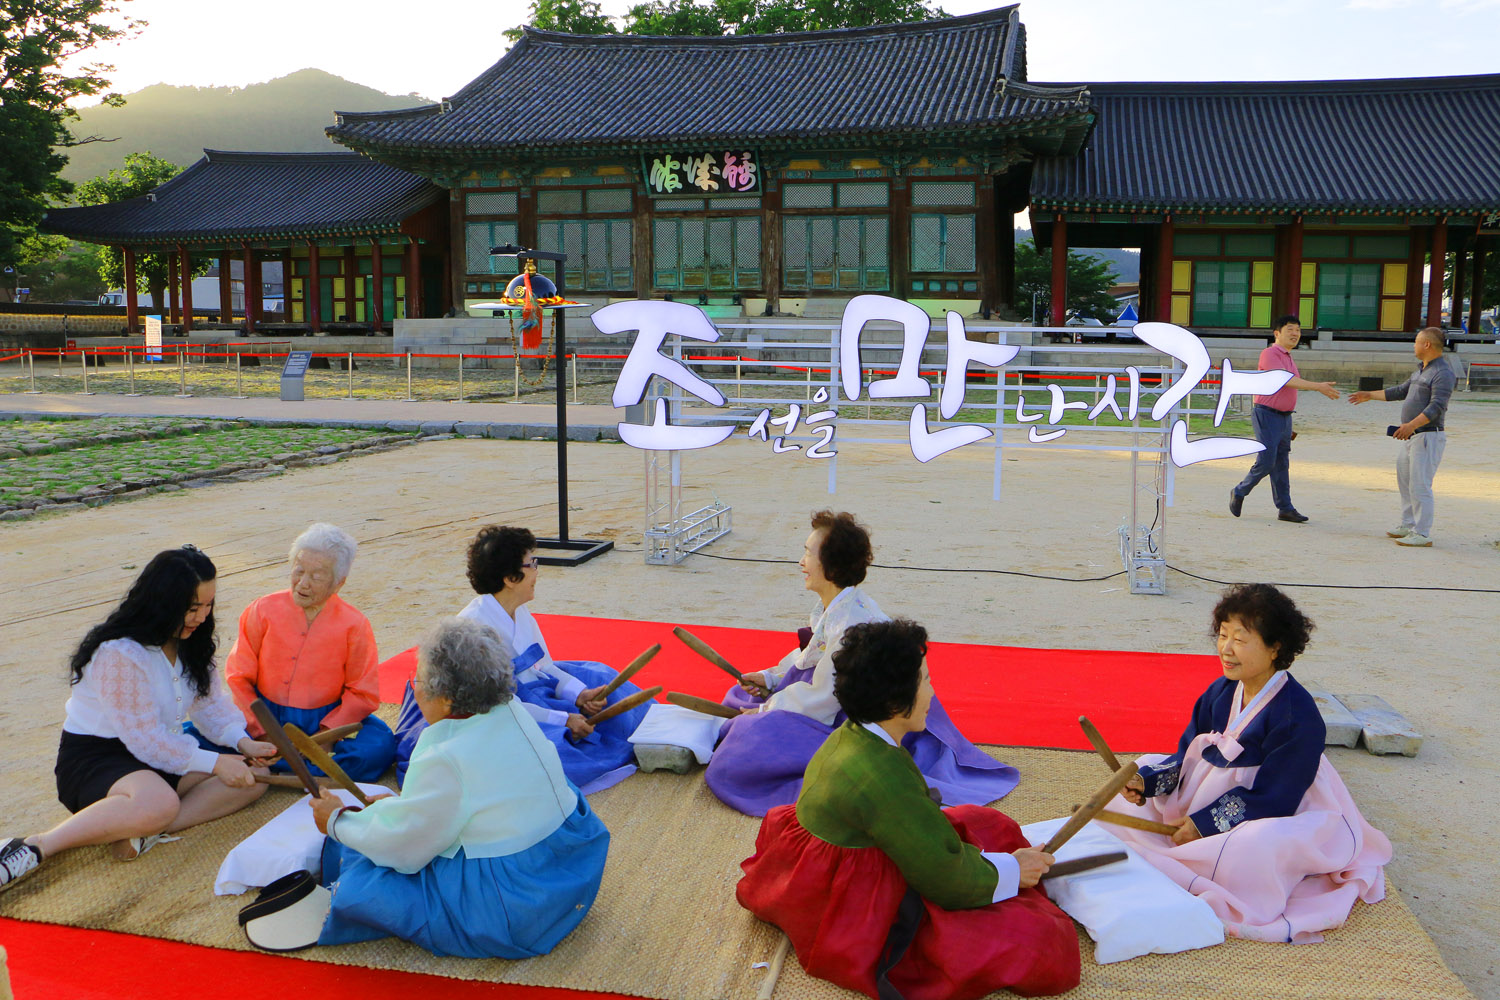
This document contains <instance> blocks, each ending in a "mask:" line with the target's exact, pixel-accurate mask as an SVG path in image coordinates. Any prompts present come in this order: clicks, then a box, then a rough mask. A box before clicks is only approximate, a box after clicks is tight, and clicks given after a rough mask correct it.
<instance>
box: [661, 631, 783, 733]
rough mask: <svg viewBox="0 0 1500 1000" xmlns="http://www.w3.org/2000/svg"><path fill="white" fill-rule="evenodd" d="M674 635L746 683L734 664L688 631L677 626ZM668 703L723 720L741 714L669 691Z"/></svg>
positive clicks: (710, 702) (730, 674)
mask: <svg viewBox="0 0 1500 1000" xmlns="http://www.w3.org/2000/svg"><path fill="white" fill-rule="evenodd" d="M672 634H673V635H675V636H676V637H677V638H679V639H681V640H682V642H683V645H685V646H687V648H688V649H691V650H692V651H693V652H695V653H697V654H698V655H699V656H701V657H703V658H704V659H705V660H707V661H708V662H709V663H712V664H713V665H714V666H716V667H718V668H719V669H720V670H722V671H724V672H725V673H726V674H728V675H729V676H730V677H733V678H734V679H735V680H737V681H739V682H740V683H741V684H743V683H744V682H745V675H744V674H742V673H740V671H739V670H738V669H736V668H735V666H734V664H732V663H730V662H729V661H728V660H726V659H724V657H722V656H720V655H719V652H718V651H717V650H716V649H714V648H713V647H712V646H710V645H709V644H708V643H706V642H704V641H703V640H702V639H700V638H698V637H697V636H696V635H694V634H693V633H691V632H689V631H688V630H687V629H685V628H683V627H681V626H677V627H676V628H674V629H672ZM752 687H758V688H759V690H760V691H761V693H762V695H769V694H770V692H769V691H767V690H766V689H765V688H764V687H761V686H760V685H752ZM667 701H670V702H671V703H672V704H674V705H680V706H682V707H683V708H688V709H692V710H693V711H694V712H702V713H703V714H704V715H716V716H718V717H719V718H721V719H733V718H736V717H737V716H738V715H739V714H740V712H739V709H736V708H730V707H729V706H728V705H723V704H720V703H719V702H717V701H710V700H709V699H707V698H699V697H698V696H697V695H692V694H683V693H682V692H681V691H668V692H667Z"/></svg>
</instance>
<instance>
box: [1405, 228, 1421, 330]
mask: <svg viewBox="0 0 1500 1000" xmlns="http://www.w3.org/2000/svg"><path fill="white" fill-rule="evenodd" d="M1409 235H1410V238H1411V250H1410V252H1409V253H1408V254H1407V257H1406V313H1405V315H1404V316H1403V318H1402V324H1401V325H1402V326H1404V327H1406V329H1407V330H1408V331H1410V332H1413V333H1415V332H1416V329H1417V327H1419V326H1421V325H1422V266H1423V264H1424V263H1425V262H1426V260H1427V230H1425V229H1412V230H1409Z"/></svg>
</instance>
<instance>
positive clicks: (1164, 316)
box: [1142, 215, 1176, 323]
mask: <svg viewBox="0 0 1500 1000" xmlns="http://www.w3.org/2000/svg"><path fill="white" fill-rule="evenodd" d="M1156 234H1157V235H1156V239H1157V243H1156V277H1155V283H1156V303H1155V309H1154V310H1153V311H1152V314H1151V316H1150V318H1151V319H1154V320H1156V321H1157V322H1158V323H1170V322H1171V321H1172V241H1173V240H1174V239H1175V238H1176V235H1175V234H1176V227H1175V226H1174V225H1173V223H1172V217H1171V216H1170V215H1169V216H1167V217H1166V218H1165V219H1163V220H1162V224H1161V226H1160V227H1159V228H1158V229H1157V231H1156ZM1142 318H1143V319H1144V318H1145V317H1142Z"/></svg>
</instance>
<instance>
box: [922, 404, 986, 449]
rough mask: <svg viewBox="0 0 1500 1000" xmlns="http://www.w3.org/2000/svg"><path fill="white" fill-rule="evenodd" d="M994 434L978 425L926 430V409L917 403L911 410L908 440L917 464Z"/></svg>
mask: <svg viewBox="0 0 1500 1000" xmlns="http://www.w3.org/2000/svg"><path fill="white" fill-rule="evenodd" d="M993 433H994V432H993V431H991V430H989V429H988V428H986V427H980V426H979V425H978V424H960V425H958V426H957V427H944V428H943V429H942V430H940V431H929V430H928V429H927V407H926V406H924V405H922V404H921V403H918V404H917V405H916V406H913V407H912V408H911V426H910V428H909V435H908V437H909V439H910V441H911V453H912V455H913V456H914V457H915V458H916V460H917V461H918V462H930V461H932V460H933V459H934V458H937V457H938V456H939V455H942V454H944V453H946V452H950V451H952V450H953V449H955V448H962V447H963V446H964V445H966V444H973V443H974V442H975V441H983V440H984V439H985V438H987V437H989V436H990V435H991V434H993Z"/></svg>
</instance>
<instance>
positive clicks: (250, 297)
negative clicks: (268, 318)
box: [240, 243, 260, 337]
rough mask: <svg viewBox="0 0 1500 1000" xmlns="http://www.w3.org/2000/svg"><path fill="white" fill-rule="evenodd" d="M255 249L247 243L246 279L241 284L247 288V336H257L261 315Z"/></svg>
mask: <svg viewBox="0 0 1500 1000" xmlns="http://www.w3.org/2000/svg"><path fill="white" fill-rule="evenodd" d="M255 265H256V260H255V251H254V250H252V249H250V244H248V243H246V244H245V270H244V280H242V281H241V282H240V284H241V285H242V286H243V287H244V290H245V296H244V297H245V336H247V337H253V336H255V321H256V319H257V318H259V316H260V277H259V275H257V274H256V271H258V270H259V268H257V267H256V266H255Z"/></svg>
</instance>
